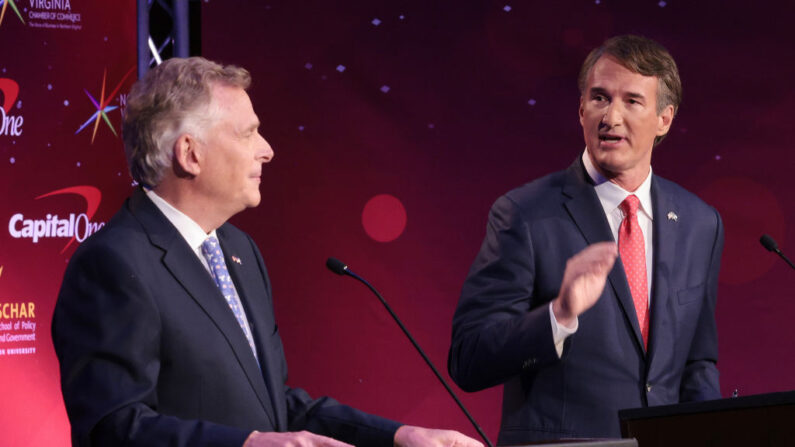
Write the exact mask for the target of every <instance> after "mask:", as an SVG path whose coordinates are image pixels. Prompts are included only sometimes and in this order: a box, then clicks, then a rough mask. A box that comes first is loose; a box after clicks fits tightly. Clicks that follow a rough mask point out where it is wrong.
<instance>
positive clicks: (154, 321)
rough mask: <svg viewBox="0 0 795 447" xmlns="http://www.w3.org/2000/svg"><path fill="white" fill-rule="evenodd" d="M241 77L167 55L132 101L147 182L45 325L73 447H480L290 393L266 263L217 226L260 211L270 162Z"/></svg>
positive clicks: (99, 240)
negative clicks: (261, 189) (265, 171)
mask: <svg viewBox="0 0 795 447" xmlns="http://www.w3.org/2000/svg"><path fill="white" fill-rule="evenodd" d="M250 82H251V79H250V76H249V73H248V72H247V71H246V70H244V69H242V68H238V67H232V66H221V65H218V64H216V63H213V62H210V61H208V60H206V59H202V58H189V59H170V60H168V61H166V62H164V63H163V64H162V65H160V66H158V67H156V68H154V69H152V70H151V71H150V72H149V73H148V74H147V75H146V76H144V77H143V78H142V79H141V80H139V81H138V82H137V83H136V84H135V85H134V86H133V88H132V90H131V92H130V94H129V96H128V98H127V110H126V112H125V116H124V125H123V134H124V145H125V152H126V154H127V158H128V162H129V165H130V172H131V174H132V176H133V178H134V179H135V180H136V181H138V183H140V184H141V185H142V187H140V188H136V190H135V191H134V192H133V194H132V196H131V197H130V198H129V199H128V200H127V201H126V202H125V204H124V205H123V206H122V208H121V210H119V212H118V213H117V214H116V215H115V216H114V217H113V219H112V220H111V221H110V222H108V224H107V225H106V226H104V227H103V228H102V230H101V231H99V232H97V233H96V234H94V235H93V236H92V237H91V238H89V239H88V240H86V241H85V242H84V243H83V244H82V245H81V246H80V247H79V248H78V249H77V251H76V252H75V254H74V256H72V258H71V260H70V262H69V266H68V267H67V270H66V274H65V276H64V281H63V284H62V286H61V291H60V294H59V296H58V302H57V304H56V307H55V312H54V315H53V323H52V334H53V343H54V346H55V351H56V353H57V355H58V360H59V362H60V368H61V386H62V390H63V396H64V403H65V404H66V410H67V413H68V415H69V421H70V423H71V426H72V443H73V444H74V445H75V446H89V445H90V446H122V445H123V446H146V447H152V446H165V445H168V446H230V447H231V446H235V447H239V446H242V445H244V444H245V446H246V447H260V446H305V447H306V446H328V447H345V446H348V444H346V443H350V444H355V445H361V446H367V445H370V446H384V447H391V446H393V445H397V446H423V445H427V446H452V445H456V446H460V447H482V446H481V444H480V443H479V442H477V441H475V440H473V439H470V438H468V437H466V436H464V435H462V434H460V433H458V432H454V431H448V430H431V429H425V428H421V427H413V426H407V425H402V426H401V425H400V424H398V423H396V422H393V421H390V420H387V419H384V418H380V417H378V416H373V415H369V414H366V413H364V412H361V411H358V410H356V409H354V408H351V407H348V406H345V405H342V404H340V403H338V402H336V401H334V400H333V399H330V398H327V397H323V398H320V399H312V398H310V397H309V395H307V393H306V392H304V391H303V390H301V389H298V388H290V387H288V386H287V385H286V384H285V382H286V380H287V365H286V362H285V358H284V351H283V348H282V342H281V338H280V337H279V330H278V326H277V325H276V321H275V320H274V315H273V305H272V301H271V287H270V282H269V279H268V274H267V271H266V269H265V264H264V262H263V260H262V256H261V255H260V252H259V250H258V249H257V247H256V245H255V244H254V242H253V241H252V239H251V238H250V237H249V236H248V235H247V234H245V233H243V232H242V231H240V230H239V229H237V228H235V227H234V226H232V225H231V224H229V223H227V220H229V218H231V217H232V216H233V215H235V214H237V213H239V212H241V211H243V210H244V209H246V208H250V207H254V206H257V205H258V204H259V202H260V192H259V185H260V176H261V174H262V165H263V164H264V163H268V162H269V161H270V160H271V159H272V158H273V150H272V149H271V147H270V145H269V144H268V142H267V141H265V139H264V138H263V137H262V135H260V133H259V130H258V129H259V125H260V123H259V119H258V118H257V115H256V114H255V113H254V109H253V107H252V104H251V100H250V99H249V97H248V94H247V93H246V91H245V89H246V88H247V87H248V86H249V83H250ZM332 438H335V439H332Z"/></svg>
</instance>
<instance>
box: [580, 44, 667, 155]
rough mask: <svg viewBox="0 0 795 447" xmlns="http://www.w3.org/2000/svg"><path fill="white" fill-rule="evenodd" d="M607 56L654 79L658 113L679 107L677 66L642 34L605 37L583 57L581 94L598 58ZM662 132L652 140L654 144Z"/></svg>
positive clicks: (663, 136) (663, 50)
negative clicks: (604, 39) (655, 81)
mask: <svg viewBox="0 0 795 447" xmlns="http://www.w3.org/2000/svg"><path fill="white" fill-rule="evenodd" d="M604 55H608V56H611V57H613V58H614V59H616V60H617V61H618V62H619V63H620V64H621V65H623V66H624V67H625V68H627V69H628V70H631V71H633V72H635V73H640V74H642V75H643V76H655V77H656V78H657V114H658V115H659V114H660V113H662V111H663V110H664V109H665V108H666V107H668V106H669V105H672V106H673V107H674V115H676V112H677V111H678V110H679V104H680V103H681V102H682V80H681V79H680V78H679V69H678V68H677V67H676V62H674V58H673V57H671V54H670V53H669V52H668V50H666V49H665V48H664V47H663V46H662V45H660V44H659V43H657V42H655V41H653V40H651V39H648V38H646V37H641V36H633V35H625V36H616V37H611V38H610V39H607V40H606V41H605V42H604V43H603V44H602V45H600V46H599V47H597V48H595V49H594V50H593V51H591V53H590V54H588V57H586V58H585V62H583V64H582V68H580V76H579V78H578V84H579V87H580V94H581V95H585V93H586V92H585V86H586V84H587V82H588V75H589V74H590V72H591V70H592V69H593V66H594V65H596V61H598V60H599V58H600V57H602V56H604ZM663 138H665V135H661V136H658V137H657V138H655V139H654V144H655V145H657V143H659V142H660V141H662V139H663Z"/></svg>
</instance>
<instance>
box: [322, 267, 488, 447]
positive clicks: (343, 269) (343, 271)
mask: <svg viewBox="0 0 795 447" xmlns="http://www.w3.org/2000/svg"><path fill="white" fill-rule="evenodd" d="M326 267H328V269H329V270H331V271H332V272H334V273H336V274H338V275H342V276H344V275H348V276H350V277H352V278H354V279H356V280H358V281H359V282H361V283H362V284H364V285H365V286H367V288H368V289H370V291H371V292H373V294H375V296H376V297H378V300H379V301H381V304H383V305H384V307H386V310H387V311H389V314H390V315H392V318H393V319H394V320H395V323H397V324H398V326H400V329H402V330H403V333H404V334H406V337H408V339H409V340H410V341H411V344H413V345H414V348H415V349H417V352H419V353H420V355H421V356H422V358H423V359H424V360H425V363H427V364H428V366H429V367H430V368H431V370H432V371H433V373H434V374H435V375H436V378H437V379H439V381H440V382H442V385H444V388H445V389H446V390H447V392H448V393H450V396H451V397H452V398H453V400H455V403H457V404H458V407H459V408H461V411H463V412H464V415H465V416H466V417H467V419H469V422H471V423H472V426H474V427H475V430H477V432H478V434H479V435H480V437H481V438H483V440H484V441H485V442H486V445H487V446H488V447H494V444H492V443H491V440H490V439H489V438H488V436H486V433H484V432H483V429H481V428H480V425H478V423H477V422H475V418H473V417H472V415H471V414H469V411H467V409H466V407H464V404H463V403H461V400H460V399H459V398H458V396H457V395H456V394H455V392H454V391H453V389H452V388H450V385H448V384H447V381H446V380H444V377H442V375H441V374H439V370H438V369H436V366H434V365H433V362H431V359H429V358H428V356H427V355H426V354H425V351H423V350H422V348H421V347H420V345H419V344H418V343H417V341H416V340H414V337H412V335H411V333H410V332H409V330H408V329H406V326H404V325H403V322H402V321H400V318H398V316H397V314H396V313H395V312H394V311H393V310H392V307H390V306H389V304H388V303H387V302H386V300H385V299H384V297H383V296H381V294H380V293H378V290H376V289H375V287H373V286H372V285H371V284H370V283H369V282H367V280H366V279H364V278H362V277H361V276H359V275H357V274H356V273H354V272H353V271H352V270H351V269H349V268H348V266H347V265H345V263H344V262H342V261H340V260H339V259H336V258H328V259H327V260H326Z"/></svg>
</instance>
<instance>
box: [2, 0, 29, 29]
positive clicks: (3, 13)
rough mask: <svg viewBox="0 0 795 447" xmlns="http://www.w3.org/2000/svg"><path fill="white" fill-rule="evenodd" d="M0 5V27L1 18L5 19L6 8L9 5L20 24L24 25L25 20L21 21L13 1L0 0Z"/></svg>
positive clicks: (20, 15)
mask: <svg viewBox="0 0 795 447" xmlns="http://www.w3.org/2000/svg"><path fill="white" fill-rule="evenodd" d="M0 3H2V4H3V10H2V11H0V25H2V24H3V17H5V15H6V9H7V8H8V5H11V9H13V10H14V12H15V13H17V17H19V20H21V21H22V24H23V25H24V24H25V19H23V18H22V14H20V13H19V9H17V5H15V4H14V0H0Z"/></svg>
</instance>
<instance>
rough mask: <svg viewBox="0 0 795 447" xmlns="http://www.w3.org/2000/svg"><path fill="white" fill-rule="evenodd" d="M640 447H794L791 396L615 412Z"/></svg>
mask: <svg viewBox="0 0 795 447" xmlns="http://www.w3.org/2000/svg"><path fill="white" fill-rule="evenodd" d="M618 417H619V420H620V423H621V435H622V436H623V437H624V438H635V439H637V440H638V445H639V447H658V446H659V447H662V446H666V447H667V446H677V447H689V446H694V447H695V446H698V447H708V446H721V447H734V446H754V447H756V446H760V447H762V446H771V447H772V446H777V447H778V446H795V391H787V392H781V393H770V394H757V395H753V396H745V397H734V398H728V399H718V400H711V401H704V402H688V403H683V404H677V405H665V406H659V407H648V408H634V409H626V410H620V411H619V412H618Z"/></svg>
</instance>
